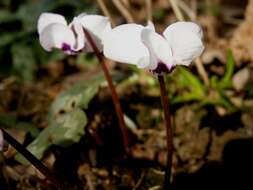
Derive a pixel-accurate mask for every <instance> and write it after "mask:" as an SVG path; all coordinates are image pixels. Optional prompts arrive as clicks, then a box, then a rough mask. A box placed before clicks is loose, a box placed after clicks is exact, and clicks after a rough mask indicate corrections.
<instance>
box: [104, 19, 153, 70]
mask: <svg viewBox="0 0 253 190" xmlns="http://www.w3.org/2000/svg"><path fill="white" fill-rule="evenodd" d="M143 28H144V27H143V26H141V25H137V24H123V25H120V26H118V27H115V28H113V29H112V30H111V31H109V32H107V34H106V35H105V36H104V40H103V43H104V55H105V56H106V57H107V58H110V59H112V60H115V61H118V62H122V63H128V64H135V65H137V66H139V67H146V65H148V64H149V61H148V60H149V52H148V49H147V48H146V47H145V45H144V44H143V43H142V42H141V30H142V29H143ZM140 60H143V61H140ZM146 61H148V62H147V63H146ZM139 63H140V64H139Z"/></svg>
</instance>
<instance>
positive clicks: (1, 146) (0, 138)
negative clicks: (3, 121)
mask: <svg viewBox="0 0 253 190" xmlns="http://www.w3.org/2000/svg"><path fill="white" fill-rule="evenodd" d="M3 149H4V136H3V132H2V130H1V129H0V151H3Z"/></svg>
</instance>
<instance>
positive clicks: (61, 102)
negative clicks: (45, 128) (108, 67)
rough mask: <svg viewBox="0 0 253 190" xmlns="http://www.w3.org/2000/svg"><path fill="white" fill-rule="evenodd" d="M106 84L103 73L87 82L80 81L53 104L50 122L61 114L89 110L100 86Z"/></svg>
mask: <svg viewBox="0 0 253 190" xmlns="http://www.w3.org/2000/svg"><path fill="white" fill-rule="evenodd" d="M103 83H105V79H104V75H103V73H99V74H97V75H96V76H94V77H92V78H88V79H87V80H85V81H80V82H78V83H77V84H75V85H74V86H73V87H72V88H71V89H69V90H67V91H65V92H63V93H62V94H61V95H60V96H59V97H58V98H57V99H56V100H55V101H54V102H53V104H52V106H51V109H50V112H49V118H50V120H51V119H53V117H55V115H57V114H59V113H60V112H69V111H71V110H73V109H75V108H77V107H78V108H81V109H87V108H88V105H89V102H90V101H91V100H92V98H93V97H94V96H95V95H96V94H97V93H98V89H99V86H101V85H102V84H103Z"/></svg>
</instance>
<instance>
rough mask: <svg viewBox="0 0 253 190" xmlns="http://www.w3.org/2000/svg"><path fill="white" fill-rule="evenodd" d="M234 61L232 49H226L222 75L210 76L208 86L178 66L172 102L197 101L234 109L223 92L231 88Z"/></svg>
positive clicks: (230, 109) (202, 103)
mask: <svg viewBox="0 0 253 190" xmlns="http://www.w3.org/2000/svg"><path fill="white" fill-rule="evenodd" d="M234 67H235V61H234V57H233V53H232V50H230V49H228V53H227V64H226V70H225V73H224V76H223V77H222V78H221V79H219V78H218V77H217V76H216V75H214V76H212V77H211V85H210V87H206V86H205V85H204V84H203V83H202V82H201V81H200V79H199V78H198V77H197V76H195V75H194V74H192V73H191V72H189V71H188V70H187V69H185V68H183V67H181V68H178V69H177V71H176V73H175V75H174V76H173V77H174V78H175V81H174V82H175V86H176V87H177V89H176V92H179V94H176V95H173V96H172V97H171V100H172V103H174V104H176V103H184V102H190V101H198V102H200V103H201V105H219V106H223V107H225V108H227V109H228V110H229V111H231V112H232V111H234V110H235V109H236V108H235V106H234V105H233V104H232V103H231V102H230V101H229V97H227V96H226V94H225V93H224V92H225V91H226V90H227V89H230V88H232V76H233V73H234Z"/></svg>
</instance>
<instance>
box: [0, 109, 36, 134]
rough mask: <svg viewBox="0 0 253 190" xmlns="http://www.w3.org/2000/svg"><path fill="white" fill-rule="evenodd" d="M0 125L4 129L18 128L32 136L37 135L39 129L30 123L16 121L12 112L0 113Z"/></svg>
mask: <svg viewBox="0 0 253 190" xmlns="http://www.w3.org/2000/svg"><path fill="white" fill-rule="evenodd" d="M0 126H1V127H3V128H6V129H19V130H23V131H27V132H29V133H30V134H31V136H32V137H34V138H35V137H37V136H38V135H39V129H38V128H36V126H34V125H33V124H31V123H28V122H22V121H18V120H17V117H16V116H15V115H13V114H6V113H0Z"/></svg>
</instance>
